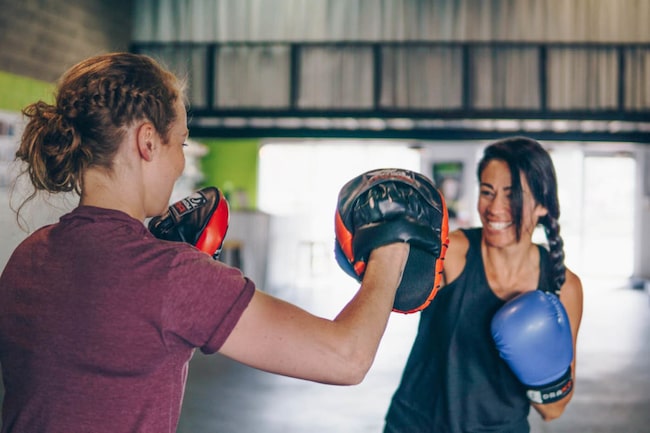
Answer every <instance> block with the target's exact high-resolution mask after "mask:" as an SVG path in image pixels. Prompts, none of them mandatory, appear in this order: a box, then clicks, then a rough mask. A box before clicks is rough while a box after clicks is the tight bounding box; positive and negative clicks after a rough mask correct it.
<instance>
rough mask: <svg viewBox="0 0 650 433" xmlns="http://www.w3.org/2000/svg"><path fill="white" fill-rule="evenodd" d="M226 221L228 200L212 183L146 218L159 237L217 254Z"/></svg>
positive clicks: (217, 255) (155, 234)
mask: <svg viewBox="0 0 650 433" xmlns="http://www.w3.org/2000/svg"><path fill="white" fill-rule="evenodd" d="M229 222H230V210H229V208H228V202H227V201H226V199H225V197H224V196H223V194H222V193H221V191H220V190H219V189H217V188H215V187H212V186H210V187H206V188H203V189H201V190H199V191H196V192H195V193H193V194H191V195H190V196H188V197H185V198H184V199H182V200H179V201H177V202H176V203H174V204H172V205H171V206H169V208H168V209H167V212H165V213H164V214H163V215H161V216H158V217H154V218H152V219H151V221H149V231H150V232H151V233H152V234H153V235H154V236H155V237H157V238H159V239H165V240H168V241H177V242H187V243H189V244H192V245H194V246H196V247H197V248H198V249H200V250H201V251H203V252H205V253H208V254H210V255H211V256H212V258H214V259H215V260H216V259H217V258H218V257H219V253H220V252H221V246H222V244H223V239H224V237H225V236H226V231H227V230H228V224H229Z"/></svg>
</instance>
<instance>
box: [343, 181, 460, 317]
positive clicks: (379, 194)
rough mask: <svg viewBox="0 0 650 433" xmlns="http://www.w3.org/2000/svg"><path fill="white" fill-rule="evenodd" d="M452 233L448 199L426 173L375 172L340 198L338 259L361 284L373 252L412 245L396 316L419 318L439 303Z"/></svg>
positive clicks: (350, 185) (349, 186)
mask: <svg viewBox="0 0 650 433" xmlns="http://www.w3.org/2000/svg"><path fill="white" fill-rule="evenodd" d="M448 231H449V226H448V215H447V207H446V204H445V201H444V198H443V196H442V194H440V192H439V191H438V190H437V189H436V188H435V186H434V185H433V182H432V181H431V180H430V179H429V178H427V177H426V176H424V175H422V174H420V173H416V172H413V171H409V170H404V169H398V168H388V169H377V170H371V171H368V172H366V173H363V174H361V175H359V176H357V177H355V178H353V179H352V180H350V181H349V182H348V183H346V184H345V185H344V186H343V188H341V191H340V192H339V196H338V203H337V209H336V216H335V232H336V242H335V256H336V260H337V262H338V264H339V266H340V267H341V268H342V269H343V270H344V271H345V272H347V273H348V274H349V275H351V276H352V277H354V278H355V279H356V280H357V281H361V280H362V279H363V275H364V272H365V268H366V263H367V261H368V258H369V257H370V253H371V251H372V250H373V249H375V248H377V247H380V246H382V245H387V244H390V243H394V242H408V243H409V244H410V252H409V257H408V259H407V261H406V265H405V268H404V272H403V274H402V280H401V282H400V285H399V287H398V288H397V293H396V295H395V302H394V304H393V311H396V312H400V313H414V312H417V311H420V310H423V309H424V308H426V307H427V306H428V305H429V303H430V302H431V300H432V299H433V298H434V296H435V295H436V293H437V291H438V289H439V288H440V285H441V281H442V264H443V263H442V261H443V260H444V257H445V253H446V251H447V245H448V242H449V241H448V237H447V236H448Z"/></svg>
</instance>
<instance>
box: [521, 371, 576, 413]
mask: <svg viewBox="0 0 650 433" xmlns="http://www.w3.org/2000/svg"><path fill="white" fill-rule="evenodd" d="M572 389H573V376H572V375H571V367H569V368H568V370H567V371H566V373H564V375H563V376H562V377H560V378H559V379H558V380H556V381H554V382H553V383H549V384H548V385H544V386H530V385H528V387H527V389H526V396H527V397H528V399H529V400H530V401H532V402H533V403H540V404H547V403H553V402H554V401H558V400H560V399H562V398H564V397H566V395H567V394H568V393H570V392H571V390H572Z"/></svg>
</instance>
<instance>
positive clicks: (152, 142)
mask: <svg viewBox="0 0 650 433" xmlns="http://www.w3.org/2000/svg"><path fill="white" fill-rule="evenodd" d="M157 143H158V133H157V132H156V128H154V126H153V125H152V124H151V123H149V122H145V123H143V124H142V125H140V126H139V127H138V129H137V131H136V145H137V147H138V152H139V153H140V157H142V159H144V160H145V161H151V160H152V159H153V154H154V152H155V150H156V147H157Z"/></svg>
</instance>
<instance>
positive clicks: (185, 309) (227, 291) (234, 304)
mask: <svg viewBox="0 0 650 433" xmlns="http://www.w3.org/2000/svg"><path fill="white" fill-rule="evenodd" d="M165 284H168V287H167V290H166V294H165V299H164V302H163V306H162V328H163V329H162V333H163V335H162V337H163V339H164V340H165V344H168V345H170V344H171V345H173V344H179V343H181V344H187V345H190V346H192V347H198V348H200V349H201V351H202V352H204V353H206V354H210V353H214V352H216V351H218V350H219V348H220V347H221V345H222V344H223V343H224V342H225V341H226V339H227V338H228V336H229V335H230V332H231V331H232V330H233V328H234V327H235V325H236V324H237V322H238V320H239V318H240V317H241V315H242V313H243V312H244V310H245V309H246V307H247V306H248V304H249V302H250V300H251V298H252V297H253V294H254V292H255V284H254V283H253V282H252V281H251V280H249V279H248V278H246V277H244V275H243V274H242V272H241V271H240V270H239V269H236V268H232V267H229V266H227V265H225V264H223V263H221V262H218V261H215V260H213V259H212V258H211V257H210V256H208V255H207V254H204V253H201V252H198V251H195V250H185V251H184V252H182V253H180V254H178V256H177V257H176V258H175V259H174V261H173V263H172V264H171V265H170V267H169V269H168V273H167V281H166V283H165Z"/></svg>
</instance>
